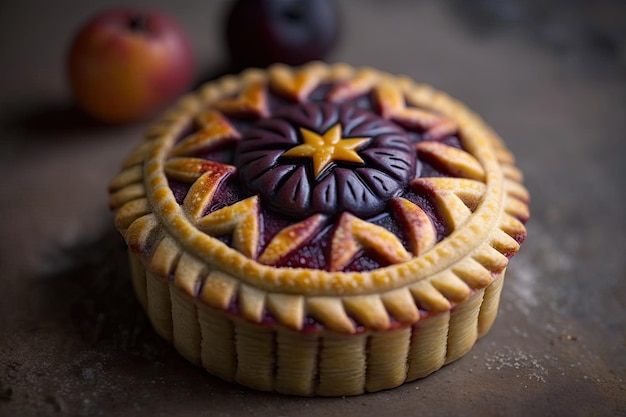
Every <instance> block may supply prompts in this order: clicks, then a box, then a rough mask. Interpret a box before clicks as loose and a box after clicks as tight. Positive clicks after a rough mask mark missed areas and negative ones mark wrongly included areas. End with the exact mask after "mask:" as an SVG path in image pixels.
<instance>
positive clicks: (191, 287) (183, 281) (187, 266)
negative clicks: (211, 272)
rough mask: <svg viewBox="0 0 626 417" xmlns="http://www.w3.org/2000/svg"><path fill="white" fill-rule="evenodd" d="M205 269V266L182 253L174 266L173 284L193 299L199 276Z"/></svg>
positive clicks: (196, 259)
mask: <svg viewBox="0 0 626 417" xmlns="http://www.w3.org/2000/svg"><path fill="white" fill-rule="evenodd" d="M205 268H206V266H205V264H204V263H203V262H201V261H200V260H198V258H195V257H193V256H191V255H189V254H187V253H183V255H182V256H181V257H180V260H179V261H178V264H177V265H176V271H175V272H174V283H175V284H176V286H177V287H178V288H181V289H183V290H184V291H185V292H186V293H187V294H189V295H191V296H193V297H195V296H196V294H195V292H196V287H197V284H198V282H199V280H200V274H201V273H202V272H203V271H204V269H205Z"/></svg>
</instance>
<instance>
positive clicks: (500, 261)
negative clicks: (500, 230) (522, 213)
mask: <svg viewBox="0 0 626 417" xmlns="http://www.w3.org/2000/svg"><path fill="white" fill-rule="evenodd" d="M473 258H474V259H475V260H476V261H477V262H479V263H480V264H481V265H483V266H484V267H485V268H487V269H488V270H490V271H492V272H500V271H502V270H503V269H504V268H506V266H507V265H508V263H509V260H508V258H507V257H506V256H504V255H503V254H501V253H500V252H498V251H497V250H495V249H494V248H493V247H491V245H488V244H484V245H482V246H480V247H479V248H478V249H476V250H475V251H474V254H473Z"/></svg>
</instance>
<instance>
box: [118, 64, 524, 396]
mask: <svg viewBox="0 0 626 417" xmlns="http://www.w3.org/2000/svg"><path fill="white" fill-rule="evenodd" d="M528 201H529V195H528V192H527V190H526V189H525V188H524V186H523V185H522V173H521V172H520V170H519V169H518V168H516V166H515V161H514V158H513V155H512V154H511V152H510V151H509V150H508V149H507V148H506V146H505V145H504V143H503V142H502V141H501V139H500V138H499V137H498V136H497V134H496V133H494V131H493V130H492V129H491V128H490V127H489V126H488V125H486V124H485V122H484V121H483V120H482V119H481V118H480V117H479V116H478V115H476V114H475V113H473V112H472V111H471V110H469V109H468V108H467V107H465V106H464V105H463V104H462V103H460V102H459V101H457V100H455V99H453V98H451V97H449V96H448V95H446V94H445V93H443V92H440V91H437V90H436V89H434V88H432V87H430V86H428V85H424V84H418V83H415V82H414V81H412V80H411V79H409V78H408V77H405V76H396V75H391V74H388V73H385V72H381V71H378V70H375V69H372V68H353V67H351V66H349V65H346V64H333V65H329V64H324V63H319V62H315V63H311V64H308V65H306V66H303V67H298V68H292V67H288V66H285V65H274V66H271V67H269V68H268V69H265V70H260V69H249V70H246V71H244V72H242V73H241V74H239V75H228V76H224V77H222V78H219V79H217V80H215V81H212V82H208V83H206V84H205V85H203V86H202V87H201V88H199V89H198V90H197V91H195V92H193V93H191V94H189V95H187V96H185V97H182V98H181V99H180V100H179V102H178V103H177V104H176V105H175V106H173V107H172V109H171V110H169V111H168V112H167V113H166V114H164V115H163V117H162V118H161V120H159V121H157V122H156V123H154V124H153V125H152V126H150V127H149V128H148V131H147V132H146V136H145V139H144V140H143V141H142V142H141V143H140V144H139V145H138V146H137V147H136V149H135V150H134V151H133V152H132V153H131V154H130V155H129V156H128V157H127V158H126V160H125V161H124V162H123V164H122V169H121V171H120V173H119V174H118V175H117V176H116V177H115V178H114V179H113V181H112V182H111V184H110V206H111V207H112V209H113V210H114V211H115V213H116V215H115V225H116V227H117V229H118V230H119V231H120V233H121V234H122V235H123V237H124V240H125V242H126V244H127V245H128V248H129V254H130V264H131V270H132V281H133V287H134V289H135V292H136V294H137V297H138V299H139V301H140V303H141V305H142V306H143V308H144V309H145V311H146V313H147V315H148V317H149V319H150V322H151V323H152V325H153V327H154V329H155V330H156V332H157V333H158V334H159V335H160V336H162V337H163V338H165V339H166V340H168V341H169V342H171V343H172V344H173V345H174V346H175V348H176V349H177V350H178V352H180V354H181V355H182V356H184V357H185V358H186V359H188V360H189V361H191V362H193V363H194V364H197V365H200V366H202V367H204V368H205V369H206V370H208V371H209V372H210V373H211V374H213V375H216V376H218V377H221V378H223V379H225V380H228V381H236V382H238V383H240V384H242V385H244V386H247V387H251V388H255V389H258V390H264V391H275V392H279V393H284V394H293V395H303V396H311V395H322V396H340V395H356V394H361V393H365V392H372V391H379V390H382V389H388V388H392V387H396V386H398V385H401V384H403V383H405V382H408V381H412V380H415V379H417V378H422V377H425V376H427V375H429V374H431V373H432V372H434V371H436V370H438V369H439V368H441V367H442V366H443V365H445V364H447V363H450V362H452V361H454V360H456V359H458V358H460V357H462V356H463V355H464V354H466V353H467V352H468V351H469V350H470V349H471V348H472V346H473V345H474V343H475V341H476V340H477V338H479V337H481V336H483V335H484V334H485V333H486V332H487V331H488V330H489V328H490V326H491V325H492V323H493V321H494V319H495V317H496V314H497V310H498V302H499V299H500V292H501V289H502V284H503V280H504V273H505V270H506V268H507V265H508V262H509V259H510V258H511V257H512V256H513V255H514V254H515V253H517V251H518V249H519V247H520V244H521V243H522V241H523V240H524V238H525V236H526V229H525V226H524V223H525V222H526V220H528V218H529V210H528Z"/></svg>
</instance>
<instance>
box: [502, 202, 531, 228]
mask: <svg viewBox="0 0 626 417" xmlns="http://www.w3.org/2000/svg"><path fill="white" fill-rule="evenodd" d="M504 211H505V212H507V213H508V214H510V215H511V216H514V217H516V218H518V219H520V220H521V221H522V222H525V221H527V220H528V218H529V217H530V211H529V210H528V205H527V204H526V203H524V202H523V201H520V200H518V199H517V198H515V197H511V196H509V198H507V199H506V202H505V203H504Z"/></svg>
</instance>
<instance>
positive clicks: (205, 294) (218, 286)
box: [200, 271, 238, 310]
mask: <svg viewBox="0 0 626 417" xmlns="http://www.w3.org/2000/svg"><path fill="white" fill-rule="evenodd" d="M237 283H238V281H237V280H236V279H235V278H233V277H231V276H230V275H228V274H225V273H224V272H221V271H212V272H211V273H209V275H208V276H207V277H206V278H205V280H204V283H203V284H202V290H201V292H200V299H201V300H202V301H204V302H205V303H207V304H208V305H209V306H211V307H215V308H218V309H220V310H225V309H227V308H228V305H229V304H230V302H231V300H232V299H233V296H234V295H235V291H236V290H237Z"/></svg>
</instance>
